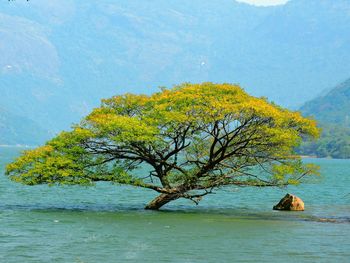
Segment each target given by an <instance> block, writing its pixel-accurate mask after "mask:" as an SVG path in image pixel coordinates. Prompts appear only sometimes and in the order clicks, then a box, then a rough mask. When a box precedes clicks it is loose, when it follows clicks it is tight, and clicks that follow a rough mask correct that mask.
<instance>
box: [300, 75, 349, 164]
mask: <svg viewBox="0 0 350 263" xmlns="http://www.w3.org/2000/svg"><path fill="white" fill-rule="evenodd" d="M300 111H301V112H302V113H303V115H304V116H313V117H314V118H315V119H316V120H317V121H318V122H319V126H320V128H321V129H322V134H321V137H320V139H319V140H318V141H309V142H305V143H304V144H303V145H302V146H301V147H300V149H299V153H301V154H304V155H316V156H318V157H333V158H350V79H348V80H347V81H345V82H343V83H341V84H340V85H338V86H336V87H335V88H333V89H331V90H328V92H327V93H326V94H325V95H322V96H320V97H317V98H315V99H313V100H311V101H309V102H307V103H305V105H303V106H302V107H301V108H300Z"/></svg>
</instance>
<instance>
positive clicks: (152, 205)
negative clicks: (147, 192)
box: [145, 194, 180, 210]
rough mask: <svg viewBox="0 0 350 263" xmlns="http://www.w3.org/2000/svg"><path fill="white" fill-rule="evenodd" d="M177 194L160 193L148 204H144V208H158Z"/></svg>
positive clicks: (177, 195) (174, 198)
mask: <svg viewBox="0 0 350 263" xmlns="http://www.w3.org/2000/svg"><path fill="white" fill-rule="evenodd" d="M179 197H180V196H179V194H161V195H159V196H157V197H156V198H155V199H153V200H152V201H151V202H150V203H149V204H148V205H146V207H145V209H149V210H158V209H159V208H161V207H162V206H163V205H165V204H167V203H169V202H171V201H173V200H176V199H178V198H179Z"/></svg>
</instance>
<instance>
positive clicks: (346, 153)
mask: <svg viewBox="0 0 350 263" xmlns="http://www.w3.org/2000/svg"><path fill="white" fill-rule="evenodd" d="M321 128H322V134H321V137H320V139H319V140H317V141H306V142H304V143H303V144H302V145H301V147H300V148H299V149H298V150H297V152H298V153H300V154H303V155H311V156H317V157H330V158H338V159H348V158H350V128H346V127H341V126H336V125H326V124H323V125H321Z"/></svg>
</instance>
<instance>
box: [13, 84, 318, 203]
mask: <svg viewBox="0 0 350 263" xmlns="http://www.w3.org/2000/svg"><path fill="white" fill-rule="evenodd" d="M318 134H319V131H318V129H317V127H316V123H315V121H314V120H311V119H307V118H304V117H302V116H301V115H300V113H298V112H292V111H289V110H287V109H283V108H281V107H279V106H277V105H275V104H274V103H270V102H268V101H267V99H266V98H256V97H253V96H250V95H248V94H247V93H246V92H244V91H243V90H242V89H241V88H240V87H239V86H237V85H231V84H213V83H202V84H182V85H179V86H175V87H173V88H171V89H167V88H163V89H161V91H159V92H157V93H154V94H152V95H150V96H147V95H135V94H124V95H119V96H114V97H112V98H110V99H105V100H102V104H101V106H100V107H99V108H96V109H94V110H93V111H92V112H91V113H90V114H89V115H88V116H87V117H85V118H84V119H83V120H82V121H81V123H80V124H78V125H75V126H73V127H72V130H71V131H68V132H62V133H61V134H59V135H58V136H57V137H55V138H53V139H52V140H50V141H48V142H47V143H46V145H44V146H42V147H39V148H36V149H33V150H29V151H25V152H24V153H23V155H22V156H20V157H19V158H17V159H16V160H15V161H14V162H13V163H11V164H9V165H8V166H7V171H6V174H7V175H8V176H9V177H10V178H11V179H12V180H14V181H16V182H20V183H23V184H27V185H37V184H49V185H53V184H81V185H93V184H94V183H95V182H98V181H108V182H112V183H118V184H127V185H132V186H136V187H142V188H148V189H152V190H154V191H156V192H158V193H159V194H160V195H159V196H158V197H156V198H155V199H154V200H152V201H151V202H150V203H149V204H148V205H147V206H146V208H148V209H159V208H160V207H161V206H163V205H164V204H166V203H168V202H170V201H172V200H175V199H178V198H186V199H190V200H192V201H194V202H195V203H198V202H199V200H200V199H201V197H202V196H204V195H207V194H209V193H212V192H213V191H214V190H215V189H217V188H218V187H222V186H226V185H237V186H259V187H263V186H285V185H288V184H297V183H299V182H300V181H301V180H302V178H304V176H306V175H311V174H315V173H317V171H316V170H317V169H316V167H315V166H313V165H310V164H309V165H304V164H303V163H302V162H301V159H300V157H298V156H297V155H295V153H294V149H295V147H297V146H298V145H299V144H300V143H301V141H302V139H303V138H315V137H317V136H318ZM140 167H144V168H148V171H149V173H148V172H147V174H143V175H142V174H141V175H140V172H139V169H140Z"/></svg>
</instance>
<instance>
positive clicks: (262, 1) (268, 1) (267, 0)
mask: <svg viewBox="0 0 350 263" xmlns="http://www.w3.org/2000/svg"><path fill="white" fill-rule="evenodd" d="M236 1H237V2H244V3H248V4H252V5H260V6H269V5H282V4H285V3H287V2H288V1H289V0H236Z"/></svg>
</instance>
